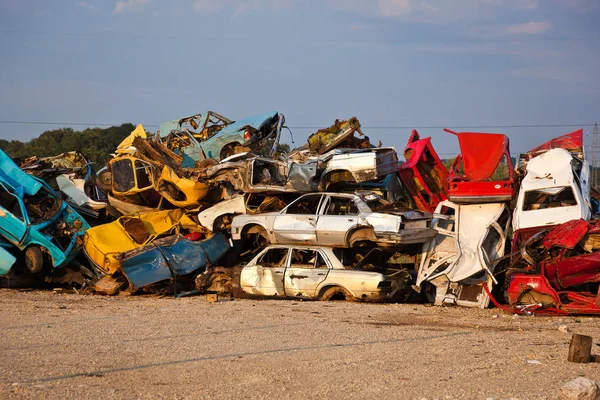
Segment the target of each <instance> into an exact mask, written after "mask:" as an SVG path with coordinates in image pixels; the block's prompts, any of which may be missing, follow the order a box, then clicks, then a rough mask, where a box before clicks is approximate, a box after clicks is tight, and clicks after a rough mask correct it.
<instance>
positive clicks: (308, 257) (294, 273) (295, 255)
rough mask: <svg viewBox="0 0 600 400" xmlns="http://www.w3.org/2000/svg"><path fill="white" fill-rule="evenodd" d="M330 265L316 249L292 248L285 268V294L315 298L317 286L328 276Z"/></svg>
mask: <svg viewBox="0 0 600 400" xmlns="http://www.w3.org/2000/svg"><path fill="white" fill-rule="evenodd" d="M328 273H329V266H328V264H327V262H326V261H325V258H324V257H323V255H322V254H321V253H320V252H319V251H318V250H316V249H302V248H292V250H291V257H290V262H289V265H288V267H287V269H286V270H285V294H286V296H290V297H306V298H313V297H315V296H316V295H317V293H316V291H317V287H319V284H321V282H323V281H324V280H325V279H326V278H327V274H328Z"/></svg>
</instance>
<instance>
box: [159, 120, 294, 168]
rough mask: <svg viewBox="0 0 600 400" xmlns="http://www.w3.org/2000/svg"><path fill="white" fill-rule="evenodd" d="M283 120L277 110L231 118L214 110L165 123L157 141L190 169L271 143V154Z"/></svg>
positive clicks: (277, 139)
mask: <svg viewBox="0 0 600 400" xmlns="http://www.w3.org/2000/svg"><path fill="white" fill-rule="evenodd" d="M284 122H285V117H284V116H283V114H281V113H278V112H277V111H273V112H269V113H265V114H261V115H256V116H253V117H249V118H244V119H241V120H238V121H232V120H230V119H228V118H226V117H224V116H222V115H220V114H217V113H215V112H213V111H208V112H205V113H200V114H195V115H192V116H189V117H184V118H178V119H174V120H171V121H167V122H164V123H162V124H161V125H160V127H159V129H158V132H157V134H156V140H157V141H159V142H161V143H163V144H164V145H165V146H166V147H167V148H169V149H170V150H172V151H174V152H175V153H177V154H180V155H181V156H182V157H183V162H182V167H184V168H188V167H189V168H193V167H194V166H195V164H196V162H197V161H202V160H206V159H214V160H217V161H219V160H222V159H224V158H227V157H229V156H231V155H233V154H236V153H240V152H243V151H251V150H259V149H261V148H263V147H265V146H266V145H267V144H270V145H271V146H270V149H268V150H267V151H266V154H265V155H266V156H267V157H270V156H271V155H273V153H274V152H275V150H276V149H277V145H278V144H279V137H280V135H281V128H282V127H283V124H284Z"/></svg>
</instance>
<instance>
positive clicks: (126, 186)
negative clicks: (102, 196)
mask: <svg viewBox="0 0 600 400" xmlns="http://www.w3.org/2000/svg"><path fill="white" fill-rule="evenodd" d="M111 170H112V178H113V188H114V190H115V192H119V193H123V192H127V191H129V190H131V189H133V187H134V186H135V180H134V178H133V168H132V165H131V160H130V159H128V158H125V159H123V160H117V161H115V162H113V163H112V164H111Z"/></svg>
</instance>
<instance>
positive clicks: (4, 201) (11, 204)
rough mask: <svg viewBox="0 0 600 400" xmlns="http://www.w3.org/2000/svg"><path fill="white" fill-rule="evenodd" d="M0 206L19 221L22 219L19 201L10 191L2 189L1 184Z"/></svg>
mask: <svg viewBox="0 0 600 400" xmlns="http://www.w3.org/2000/svg"><path fill="white" fill-rule="evenodd" d="M0 207H2V208H4V209H5V210H6V211H8V212H10V213H11V214H13V215H14V216H15V217H17V218H19V219H20V220H21V221H24V219H23V212H22V211H21V205H20V204H19V201H18V200H17V198H16V197H15V196H13V194H12V193H10V192H8V191H7V190H6V189H4V187H3V186H2V185H0Z"/></svg>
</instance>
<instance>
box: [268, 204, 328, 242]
mask: <svg viewBox="0 0 600 400" xmlns="http://www.w3.org/2000/svg"><path fill="white" fill-rule="evenodd" d="M322 197H323V196H322V195H321V194H307V195H304V196H302V197H300V198H298V199H297V200H296V201H294V202H293V203H291V204H290V205H288V206H287V207H286V208H284V209H283V211H281V213H279V215H277V216H276V217H275V221H274V222H273V232H274V235H275V238H276V240H277V242H278V243H286V242H294V243H298V242H301V243H316V241H317V234H316V226H317V218H318V211H319V205H320V204H321V198H322Z"/></svg>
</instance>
